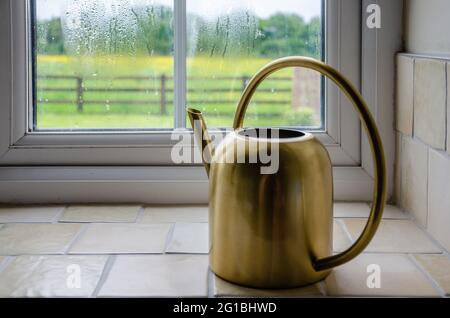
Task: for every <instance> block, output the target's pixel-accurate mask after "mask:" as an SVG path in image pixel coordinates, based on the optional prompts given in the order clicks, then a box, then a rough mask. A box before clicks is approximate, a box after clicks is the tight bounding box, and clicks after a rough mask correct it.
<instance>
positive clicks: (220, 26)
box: [187, 0, 323, 129]
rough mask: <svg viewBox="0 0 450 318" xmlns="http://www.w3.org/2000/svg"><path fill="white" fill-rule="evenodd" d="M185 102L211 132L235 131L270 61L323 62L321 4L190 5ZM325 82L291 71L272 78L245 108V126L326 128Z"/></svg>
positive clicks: (231, 1) (310, 0)
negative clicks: (237, 115)
mask: <svg viewBox="0 0 450 318" xmlns="http://www.w3.org/2000/svg"><path fill="white" fill-rule="evenodd" d="M187 11H188V13H187V14H188V19H187V21H188V31H187V34H188V60H187V65H188V69H187V71H188V82H187V84H188V96H187V100H188V103H189V105H190V106H192V107H197V108H199V109H201V110H202V111H204V113H205V115H206V116H207V120H208V123H209V126H210V127H229V126H231V125H232V122H233V117H234V112H235V110H236V104H237V102H238V100H239V97H240V95H241V93H242V90H243V88H244V86H245V83H246V82H247V81H248V79H249V78H251V77H252V76H253V75H254V74H255V72H257V71H258V70H259V69H260V68H261V67H262V66H264V65H265V64H266V63H268V62H269V61H271V60H273V59H275V58H279V57H284V56H290V55H304V56H310V57H314V58H317V59H322V57H323V52H322V45H323V38H322V1H319V0H277V1H273V0H214V1H207V0H187ZM321 82H322V79H321V76H320V75H319V74H318V73H315V72H311V71H308V70H305V69H287V70H282V71H279V72H277V73H275V74H273V75H272V76H270V77H269V78H268V79H267V80H266V81H265V82H264V83H263V84H262V85H261V86H260V88H259V89H258V91H257V93H256V94H255V96H254V97H253V101H252V104H251V105H250V107H249V108H248V112H247V117H246V120H245V125H247V126H300V127H304V128H315V129H317V128H322V127H323V120H322V117H323V116H322V114H323V109H322V104H323V103H322V102H321V99H322V98H321V96H322V94H321V91H322V89H321V86H322V85H321Z"/></svg>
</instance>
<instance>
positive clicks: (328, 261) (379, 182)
mask: <svg viewBox="0 0 450 318" xmlns="http://www.w3.org/2000/svg"><path fill="white" fill-rule="evenodd" d="M287 67H304V68H308V69H312V70H315V71H317V72H319V73H321V74H323V75H325V76H326V77H328V78H329V79H331V80H332V81H333V82H334V83H335V84H336V85H337V86H338V87H339V88H340V89H341V90H342V91H343V92H344V93H345V95H346V96H347V97H348V98H349V99H350V101H351V102H352V103H353V106H355V108H356V110H357V112H358V115H359V118H360V119H361V121H362V122H363V124H364V129H365V131H366V133H367V134H368V136H369V143H370V148H371V150H372V157H373V161H374V176H375V180H374V190H373V203H372V209H371V211H370V215H369V219H368V220H367V224H366V226H365V228H364V230H363V232H362V233H361V235H360V237H359V238H358V239H357V240H356V242H355V243H354V244H353V245H352V246H351V247H350V248H348V249H347V250H345V251H344V252H342V253H340V254H336V255H333V256H329V257H326V258H322V259H318V260H316V261H315V262H314V268H315V269H316V270H317V271H322V270H326V269H330V268H333V267H336V266H339V265H342V264H344V263H346V262H348V261H350V260H352V259H353V258H355V257H356V256H357V255H358V254H360V253H361V252H362V251H363V250H364V249H365V248H366V247H367V245H368V244H369V243H370V241H371V240H372V238H373V236H374V235H375V232H376V230H377V229H378V225H379V224H380V222H381V218H382V215H383V209H384V204H385V200H386V162H385V157H384V150H383V144H382V141H381V137H380V134H379V132H378V129H377V126H376V123H375V120H374V119H373V117H372V115H371V113H370V111H369V107H368V106H367V104H366V102H365V101H364V99H363V97H362V96H361V94H360V93H359V92H358V91H357V90H356V89H355V87H354V86H353V85H352V84H351V83H350V81H349V80H347V79H346V78H345V77H344V76H343V75H342V74H340V73H339V72H338V71H337V70H335V69H334V68H333V67H331V66H329V65H327V64H325V63H323V62H321V61H318V60H315V59H312V58H308V57H300V56H293V57H286V58H282V59H278V60H275V61H273V62H272V63H270V64H268V65H266V66H265V67H264V68H262V69H261V70H260V71H259V72H258V73H257V74H256V75H255V76H254V77H253V78H252V79H251V80H250V82H249V83H248V85H247V87H246V88H245V90H244V92H243V94H242V97H241V99H240V101H239V104H238V108H237V111H236V115H235V117H234V124H233V127H234V128H235V129H238V128H242V126H243V124H244V116H245V113H246V110H247V107H248V105H249V103H250V100H251V98H252V96H253V94H254V93H255V91H256V89H257V88H258V86H259V85H260V84H261V82H262V81H264V80H265V79H266V78H267V77H268V76H269V75H270V74H272V73H274V72H275V71H277V70H280V69H282V68H287Z"/></svg>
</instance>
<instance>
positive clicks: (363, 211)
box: [334, 203, 409, 220]
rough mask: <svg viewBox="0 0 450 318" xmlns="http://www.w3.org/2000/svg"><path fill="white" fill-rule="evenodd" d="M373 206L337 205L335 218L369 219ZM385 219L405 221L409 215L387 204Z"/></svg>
mask: <svg viewBox="0 0 450 318" xmlns="http://www.w3.org/2000/svg"><path fill="white" fill-rule="evenodd" d="M371 206H372V204H371V203H370V204H368V203H335V204H334V217H336V218H367V217H369V214H370V208H371ZM383 219H394V220H403V219H409V215H408V214H406V213H404V212H402V210H400V209H399V208H397V207H396V206H394V205H389V204H387V205H386V206H385V208H384V211H383Z"/></svg>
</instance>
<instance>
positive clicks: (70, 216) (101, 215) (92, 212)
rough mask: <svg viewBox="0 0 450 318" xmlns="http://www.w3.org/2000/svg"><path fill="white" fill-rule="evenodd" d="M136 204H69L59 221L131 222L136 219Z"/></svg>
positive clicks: (138, 207)
mask: <svg viewBox="0 0 450 318" xmlns="http://www.w3.org/2000/svg"><path fill="white" fill-rule="evenodd" d="M139 209H140V206H138V205H108V206H105V205H84V206H81V205H80V206H70V207H68V208H67V209H66V211H64V215H63V216H62V218H61V219H60V220H59V221H60V222H76V223H96V222H97V223H110V222H112V223H114V222H116V223H133V222H135V221H136V218H137V215H138V213H139Z"/></svg>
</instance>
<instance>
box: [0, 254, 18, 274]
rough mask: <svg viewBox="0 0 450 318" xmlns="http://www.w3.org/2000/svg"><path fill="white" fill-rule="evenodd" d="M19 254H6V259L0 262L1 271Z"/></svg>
mask: <svg viewBox="0 0 450 318" xmlns="http://www.w3.org/2000/svg"><path fill="white" fill-rule="evenodd" d="M16 257H17V256H5V259H4V260H3V261H2V262H0V273H1V272H3V271H4V270H5V269H6V268H7V267H8V266H9V265H10V264H11V263H12V262H13V261H14V260H15V259H16Z"/></svg>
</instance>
